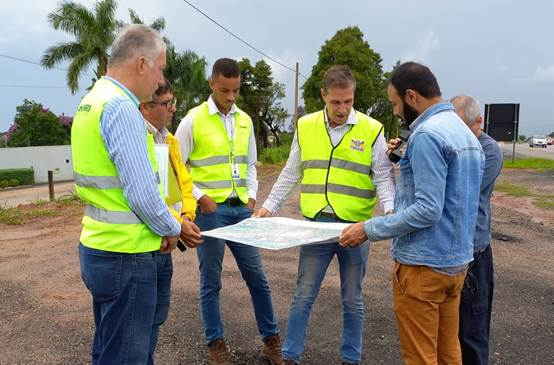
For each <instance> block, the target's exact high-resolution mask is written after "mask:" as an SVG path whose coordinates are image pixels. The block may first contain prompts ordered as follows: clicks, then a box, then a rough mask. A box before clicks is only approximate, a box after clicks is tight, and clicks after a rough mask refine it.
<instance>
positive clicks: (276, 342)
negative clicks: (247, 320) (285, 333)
mask: <svg viewBox="0 0 554 365" xmlns="http://www.w3.org/2000/svg"><path fill="white" fill-rule="evenodd" d="M262 357H263V358H265V359H266V360H268V361H269V363H270V364H271V365H282V364H283V355H282V354H281V339H280V338H279V335H278V334H277V335H273V336H270V337H268V338H267V339H266V340H265V341H264V346H263V348H262ZM293 364H294V362H293Z"/></svg>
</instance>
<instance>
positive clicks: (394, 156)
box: [389, 129, 411, 163]
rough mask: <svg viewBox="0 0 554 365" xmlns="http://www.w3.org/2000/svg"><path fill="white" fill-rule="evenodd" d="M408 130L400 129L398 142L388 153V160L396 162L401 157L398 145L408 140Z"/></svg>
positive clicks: (400, 145)
mask: <svg viewBox="0 0 554 365" xmlns="http://www.w3.org/2000/svg"><path fill="white" fill-rule="evenodd" d="M410 133H411V132H410V131H409V130H408V129H400V131H399V133H398V138H400V142H398V143H397V144H396V146H395V147H394V150H392V151H391V153H390V154H389V160H391V161H392V162H393V163H398V162H399V161H400V160H401V159H402V154H403V153H402V151H401V150H400V147H402V145H403V144H404V143H405V142H408V138H410Z"/></svg>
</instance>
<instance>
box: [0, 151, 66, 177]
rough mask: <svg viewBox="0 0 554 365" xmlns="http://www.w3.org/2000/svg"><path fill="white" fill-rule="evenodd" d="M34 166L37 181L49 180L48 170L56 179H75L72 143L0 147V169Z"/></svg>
mask: <svg viewBox="0 0 554 365" xmlns="http://www.w3.org/2000/svg"><path fill="white" fill-rule="evenodd" d="M29 167H32V168H33V170H34V171H35V183H45V182H48V170H52V171H54V181H67V180H73V161H72V159H71V145H65V146H37V147H14V148H0V169H17V168H29Z"/></svg>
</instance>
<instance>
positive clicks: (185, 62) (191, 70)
mask: <svg viewBox="0 0 554 365" xmlns="http://www.w3.org/2000/svg"><path fill="white" fill-rule="evenodd" d="M206 64H207V62H206V59H205V58H204V57H200V56H198V55H197V54H196V53H195V52H193V51H190V50H186V51H183V52H177V51H176V50H175V47H174V46H173V45H172V44H171V43H168V46H167V65H166V67H165V71H164V74H165V77H166V79H167V80H169V82H170V83H171V85H172V86H173V94H174V95H175V97H176V98H177V111H176V113H175V114H174V115H173V121H172V127H173V131H175V129H176V128H177V125H178V123H177V121H179V120H181V118H182V117H184V116H185V115H186V113H187V112H188V111H189V110H190V109H192V108H193V107H195V106H196V105H199V104H200V103H202V102H203V101H204V100H206V99H207V97H208V95H210V87H209V86H208V81H207V79H206Z"/></svg>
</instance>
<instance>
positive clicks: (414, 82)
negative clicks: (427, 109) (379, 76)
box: [389, 62, 441, 98]
mask: <svg viewBox="0 0 554 365" xmlns="http://www.w3.org/2000/svg"><path fill="white" fill-rule="evenodd" d="M389 84H391V85H392V86H394V87H395V89H396V91H397V92H398V94H399V95H400V96H401V97H404V96H405V95H406V90H408V89H412V90H414V91H417V92H418V93H419V94H420V95H421V96H423V97H424V98H433V97H437V96H441V89H440V87H439V83H438V82H437V79H436V78H435V75H433V73H432V72H431V70H430V69H429V67H427V66H424V65H422V64H420V63H416V62H405V63H403V64H401V65H400V66H397V67H396V68H395V69H394V70H392V74H391V75H390V79H389Z"/></svg>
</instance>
